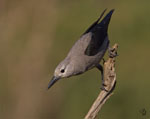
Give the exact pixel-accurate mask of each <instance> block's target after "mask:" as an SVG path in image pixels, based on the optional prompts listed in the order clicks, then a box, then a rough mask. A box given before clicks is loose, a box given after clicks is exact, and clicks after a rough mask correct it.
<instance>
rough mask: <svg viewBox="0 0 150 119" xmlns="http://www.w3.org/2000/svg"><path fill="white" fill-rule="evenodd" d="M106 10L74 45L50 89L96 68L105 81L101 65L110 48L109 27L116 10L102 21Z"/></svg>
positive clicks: (60, 66)
mask: <svg viewBox="0 0 150 119" xmlns="http://www.w3.org/2000/svg"><path fill="white" fill-rule="evenodd" d="M105 11H106V9H105V10H104V11H103V13H102V14H101V15H100V17H99V18H98V20H97V21H95V22H94V23H93V24H92V25H91V26H90V27H89V28H88V29H87V30H86V31H85V33H84V34H83V35H82V36H81V37H80V39H79V40H77V41H76V43H75V44H74V45H73V47H72V48H71V50H70V51H69V53H68V55H67V57H66V58H65V59H64V60H63V61H62V62H60V64H59V65H58V66H57V67H56V69H55V72H54V76H53V78H52V80H51V81H50V83H49V84H48V89H49V88H50V87H51V86H52V85H53V84H54V83H56V82H57V81H58V80H59V79H61V78H68V77H71V76H75V75H79V74H82V73H84V72H86V71H88V70H90V69H92V68H94V67H96V68H97V69H99V70H100V71H101V74H102V80H103V67H102V66H101V65H100V64H99V63H100V61H101V60H102V59H103V56H104V54H105V52H106V50H107V49H108V47H109V39H108V33H107V30H108V25H109V22H110V19H111V16H112V14H113V12H114V10H111V11H110V12H109V13H108V14H107V15H106V16H105V17H104V18H103V19H102V20H101V22H99V21H100V19H101V18H102V16H103V15H104V13H105Z"/></svg>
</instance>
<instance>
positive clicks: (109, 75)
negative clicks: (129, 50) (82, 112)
mask: <svg viewBox="0 0 150 119" xmlns="http://www.w3.org/2000/svg"><path fill="white" fill-rule="evenodd" d="M117 49H118V44H115V45H114V46H113V47H112V48H111V49H110V53H111V55H109V58H108V60H107V61H105V63H104V84H105V85H104V88H105V89H106V90H102V91H101V92H100V93H99V95H98V97H97V99H96V100H95V101H94V103H93V105H92V106H91V108H90V110H89V112H88V113H87V115H86V116H85V118H84V119H95V118H96V116H97V115H98V112H99V111H100V110H101V108H102V106H103V105H104V103H105V102H106V101H107V99H109V97H110V96H111V95H112V92H113V90H114V88H115V85H116V73H115V57H116V56H117Z"/></svg>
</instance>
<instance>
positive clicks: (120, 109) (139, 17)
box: [0, 0, 150, 119]
mask: <svg viewBox="0 0 150 119" xmlns="http://www.w3.org/2000/svg"><path fill="white" fill-rule="evenodd" d="M105 8H108V10H107V12H108V11H109V10H110V9H112V8H115V12H114V14H113V17H112V19H111V22H110V25H109V38H110V40H111V45H113V44H114V43H118V44H119V51H118V53H119V57H117V62H116V63H117V64H116V72H117V86H116V89H115V92H114V95H113V96H112V97H111V98H110V99H109V100H108V101H107V102H106V104H105V105H104V107H103V108H102V110H101V112H100V114H99V117H98V119H99V118H100V117H101V118H102V119H141V118H142V119H146V118H149V117H150V95H149V94H150V93H149V92H150V78H149V77H150V76H149V75H150V71H149V66H150V54H149V51H150V45H149V44H150V35H149V34H150V1H149V0H143V1H142V0H124V1H123V0H1V1H0V119H83V117H84V116H85V114H86V113H87V112H88V109H89V108H90V106H91V104H92V103H93V101H94V100H95V98H96V97H97V95H98V93H99V91H100V85H101V79H100V78H101V77H100V72H99V71H98V70H97V69H93V70H90V71H88V72H86V73H84V74H82V75H79V76H76V77H71V78H68V79H64V80H60V81H59V82H58V83H56V84H55V85H54V87H52V88H51V89H50V90H48V91H47V85H48V82H49V80H50V79H51V77H52V75H53V71H54V69H55V67H56V66H57V64H58V63H59V62H60V61H61V60H62V59H63V58H64V57H65V56H66V54H67V52H68V51H69V49H70V48H71V46H72V45H73V44H74V42H75V41H76V40H77V39H78V38H79V37H80V35H81V34H82V33H83V32H84V31H85V30H86V29H87V28H88V26H89V25H91V24H92V23H93V22H94V21H95V20H96V19H97V18H98V17H99V15H100V13H101V12H102V11H103V10H104V9H105ZM143 109H145V110H146V111H147V114H146V115H145V116H142V114H141V110H143Z"/></svg>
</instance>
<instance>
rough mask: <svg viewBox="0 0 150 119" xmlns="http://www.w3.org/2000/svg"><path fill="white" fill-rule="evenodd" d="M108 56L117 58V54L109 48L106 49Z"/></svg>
mask: <svg viewBox="0 0 150 119" xmlns="http://www.w3.org/2000/svg"><path fill="white" fill-rule="evenodd" d="M108 54H109V57H110V58H114V57H116V56H118V54H117V52H116V51H115V49H114V48H109V49H108Z"/></svg>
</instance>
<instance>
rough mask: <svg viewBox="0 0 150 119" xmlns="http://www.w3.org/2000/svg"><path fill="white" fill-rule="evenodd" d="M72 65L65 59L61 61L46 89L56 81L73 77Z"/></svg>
mask: <svg viewBox="0 0 150 119" xmlns="http://www.w3.org/2000/svg"><path fill="white" fill-rule="evenodd" d="M73 67H74V66H73V65H72V64H71V63H70V62H69V61H68V60H67V59H65V60H64V61H62V62H61V63H60V64H59V65H58V66H57V67H56V69H55V71H54V76H53V77H52V79H51V81H50V82H49V84H48V89H49V88H50V87H52V85H54V84H55V83H56V82H57V81H58V80H60V79H62V78H66V77H70V76H72V75H73V72H74V71H73Z"/></svg>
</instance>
